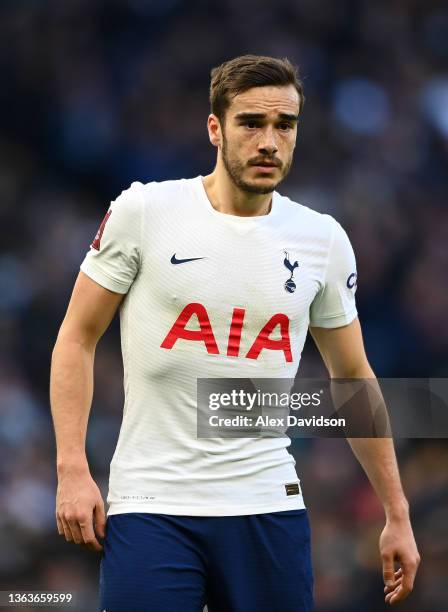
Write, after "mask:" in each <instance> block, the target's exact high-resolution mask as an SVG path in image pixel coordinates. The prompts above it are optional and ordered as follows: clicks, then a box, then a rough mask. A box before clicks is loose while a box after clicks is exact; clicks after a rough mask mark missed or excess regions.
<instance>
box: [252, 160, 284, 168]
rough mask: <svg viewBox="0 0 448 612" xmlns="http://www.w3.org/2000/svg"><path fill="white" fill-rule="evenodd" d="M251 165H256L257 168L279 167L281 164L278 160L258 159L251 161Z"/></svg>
mask: <svg viewBox="0 0 448 612" xmlns="http://www.w3.org/2000/svg"><path fill="white" fill-rule="evenodd" d="M250 165H251V166H255V167H257V168H279V167H280V164H279V163H278V162H269V161H256V162H250Z"/></svg>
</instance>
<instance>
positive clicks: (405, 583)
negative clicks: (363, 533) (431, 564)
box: [380, 516, 420, 605]
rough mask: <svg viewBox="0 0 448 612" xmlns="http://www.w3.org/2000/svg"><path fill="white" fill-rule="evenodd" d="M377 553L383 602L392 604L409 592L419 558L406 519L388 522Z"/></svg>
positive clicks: (407, 518) (412, 584)
mask: <svg viewBox="0 0 448 612" xmlns="http://www.w3.org/2000/svg"><path fill="white" fill-rule="evenodd" d="M380 553H381V558H382V561H383V579H384V584H385V585H386V586H385V587H384V592H385V593H386V597H385V602H386V603H388V604H390V605H393V604H395V603H397V602H399V601H403V599H406V597H407V596H408V595H409V594H410V593H411V591H412V589H413V587H414V579H415V574H416V573H417V568H418V565H419V563H420V555H419V554H418V550H417V545H416V543H415V539H414V534H413V532H412V527H411V523H410V521H409V517H408V516H404V517H403V518H399V519H398V518H396V519H388V520H387V522H386V526H385V527H384V529H383V531H382V533H381V536H380ZM395 561H397V562H398V563H399V565H400V567H399V569H398V570H397V571H395V566H394V562H395Z"/></svg>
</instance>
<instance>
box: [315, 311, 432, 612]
mask: <svg viewBox="0 0 448 612" xmlns="http://www.w3.org/2000/svg"><path fill="white" fill-rule="evenodd" d="M310 332H311V335H312V337H313V338H314V341H315V343H316V345H317V347H318V349H319V352H320V354H321V355H322V359H323V360H324V363H325V365H326V367H327V370H328V372H329V374H330V377H331V378H345V379H350V378H353V379H360V378H363V379H372V378H375V374H374V372H373V370H372V368H371V367H370V365H369V362H368V360H367V356H366V354H365V350H364V343H363V339H362V333H361V326H360V324H359V320H358V319H357V318H356V319H355V320H354V321H353V322H352V323H350V324H349V325H345V326H343V327H337V328H333V329H327V328H323V327H310ZM347 441H348V443H349V444H350V446H351V448H352V451H353V453H354V455H355V456H356V458H357V459H358V461H359V463H360V464H361V465H362V467H363V469H364V471H365V472H366V474H367V476H368V478H369V480H370V482H371V484H372V486H373V488H374V490H375V492H376V494H377V495H378V497H379V499H380V500H381V503H382V504H383V507H384V512H385V515H386V525H385V527H384V529H383V531H382V533H381V537H380V553H381V558H382V564H383V578H384V583H385V585H386V586H385V588H384V592H385V594H386V595H385V601H386V603H389V604H395V603H397V602H399V601H402V600H403V599H405V598H406V597H407V596H408V595H409V594H410V592H411V591H412V589H413V585H414V579H415V575H416V572H417V567H418V565H419V563H420V555H419V553H418V550H417V545H416V543H415V539H414V534H413V532H412V527H411V523H410V519H409V504H408V501H407V499H406V497H405V495H404V492H403V488H402V486H401V480H400V474H399V471H398V465H397V460H396V456H395V450H394V444H393V439H392V438H347ZM395 561H397V562H398V564H399V566H400V567H399V568H398V570H397V571H395V566H394V564H395Z"/></svg>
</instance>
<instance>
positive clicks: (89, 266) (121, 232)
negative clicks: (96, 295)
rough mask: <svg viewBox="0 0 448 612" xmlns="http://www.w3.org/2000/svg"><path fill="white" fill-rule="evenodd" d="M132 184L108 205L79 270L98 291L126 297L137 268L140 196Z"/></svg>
mask: <svg viewBox="0 0 448 612" xmlns="http://www.w3.org/2000/svg"><path fill="white" fill-rule="evenodd" d="M141 188H142V185H141V183H138V182H135V183H132V185H131V186H130V187H129V189H126V190H125V191H123V192H122V193H121V194H120V195H119V196H118V198H117V199H116V200H114V201H113V202H112V203H111V206H110V208H109V210H108V211H107V213H106V215H105V217H104V219H103V221H102V223H101V225H100V227H99V229H98V232H97V234H96V236H95V239H94V241H93V242H92V244H91V245H90V251H89V252H88V253H87V255H86V257H85V259H84V261H83V262H82V264H81V270H82V271H83V272H84V274H87V276H89V277H90V278H91V279H93V280H94V281H95V282H97V283H98V284H99V285H101V286H102V287H105V288H106V289H109V290H110V291H115V292H116V293H127V292H128V290H129V287H130V286H131V284H132V282H133V280H134V278H135V277H136V275H137V272H138V270H139V267H140V258H141V244H140V240H141V234H142V221H143V220H142V216H143V196H142V193H141Z"/></svg>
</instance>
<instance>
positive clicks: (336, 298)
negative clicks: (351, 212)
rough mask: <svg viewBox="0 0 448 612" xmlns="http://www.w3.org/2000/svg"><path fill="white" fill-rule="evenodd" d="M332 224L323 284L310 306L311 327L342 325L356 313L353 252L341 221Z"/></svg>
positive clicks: (355, 273)
mask: <svg viewBox="0 0 448 612" xmlns="http://www.w3.org/2000/svg"><path fill="white" fill-rule="evenodd" d="M333 224H334V226H333V231H332V238H331V240H330V247H329V253H328V261H327V267H326V274H325V279H324V283H323V285H322V287H321V289H320V290H319V292H318V293H317V295H316V297H315V298H314V300H313V302H312V304H311V308H310V325H311V326H312V327H326V328H334V327H342V326H344V325H348V324H349V323H351V322H352V321H353V320H354V319H355V318H356V316H357V311H356V303H355V292H356V284H357V272H356V261H355V254H354V252H353V248H352V245H351V244H350V240H349V238H348V236H347V234H346V233H345V231H344V230H343V229H342V227H341V226H340V224H339V223H338V222H337V221H334V220H333Z"/></svg>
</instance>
